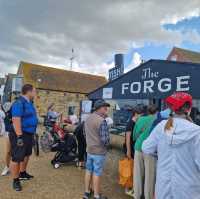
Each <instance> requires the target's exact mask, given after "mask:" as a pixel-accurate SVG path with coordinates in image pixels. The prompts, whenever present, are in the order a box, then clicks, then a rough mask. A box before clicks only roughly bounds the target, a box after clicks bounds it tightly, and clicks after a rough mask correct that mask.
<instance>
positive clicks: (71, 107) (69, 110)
mask: <svg viewBox="0 0 200 199" xmlns="http://www.w3.org/2000/svg"><path fill="white" fill-rule="evenodd" d="M75 110H76V107H75V106H69V107H68V115H74V113H75Z"/></svg>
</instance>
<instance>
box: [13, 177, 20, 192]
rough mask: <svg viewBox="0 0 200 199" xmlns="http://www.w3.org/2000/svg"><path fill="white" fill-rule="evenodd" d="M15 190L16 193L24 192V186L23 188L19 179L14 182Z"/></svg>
mask: <svg viewBox="0 0 200 199" xmlns="http://www.w3.org/2000/svg"><path fill="white" fill-rule="evenodd" d="M13 189H14V190H15V191H21V190H22V186H21V183H20V180H19V179H16V180H13Z"/></svg>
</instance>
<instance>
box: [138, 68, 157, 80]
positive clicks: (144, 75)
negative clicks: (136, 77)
mask: <svg viewBox="0 0 200 199" xmlns="http://www.w3.org/2000/svg"><path fill="white" fill-rule="evenodd" d="M158 76H159V72H153V71H152V70H151V68H144V69H143V70H142V79H148V78H158Z"/></svg>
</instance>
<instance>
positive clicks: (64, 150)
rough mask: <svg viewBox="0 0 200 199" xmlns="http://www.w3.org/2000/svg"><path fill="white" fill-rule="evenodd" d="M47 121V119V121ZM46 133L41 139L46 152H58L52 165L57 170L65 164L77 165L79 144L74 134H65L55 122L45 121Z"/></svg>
mask: <svg viewBox="0 0 200 199" xmlns="http://www.w3.org/2000/svg"><path fill="white" fill-rule="evenodd" d="M46 120H47V119H46ZM44 125H45V127H46V131H45V132H44V133H43V136H42V137H41V139H40V144H41V148H42V150H43V151H44V152H50V151H51V152H56V154H55V156H54V158H53V159H52V160H51V164H52V165H53V167H54V168H55V169H57V168H59V167H60V166H61V165H63V164H76V162H77V142H76V138H75V136H74V135H73V134H70V133H68V132H65V130H64V129H63V128H61V127H60V126H59V125H58V124H57V123H56V121H55V120H50V121H48V122H47V121H45V122H44Z"/></svg>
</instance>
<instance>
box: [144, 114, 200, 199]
mask: <svg viewBox="0 0 200 199" xmlns="http://www.w3.org/2000/svg"><path fill="white" fill-rule="evenodd" d="M166 122H167V121H162V122H161V123H160V124H158V126H156V127H155V129H154V130H153V131H152V133H151V135H150V136H149V138H148V139H147V140H146V141H145V142H144V143H143V147H142V149H143V152H144V153H146V154H149V155H151V154H152V155H153V154H157V156H158V163H157V179H156V199H200V127H199V126H197V125H195V124H193V123H191V122H189V121H187V120H186V119H183V118H174V122H173V128H172V129H171V130H170V131H167V132H165V131H164V127H165V124H166Z"/></svg>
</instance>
